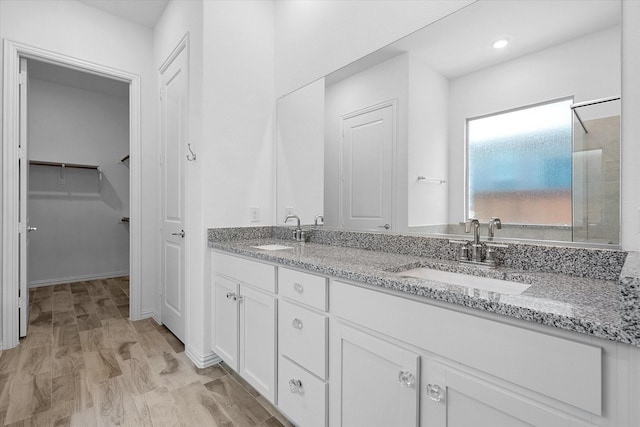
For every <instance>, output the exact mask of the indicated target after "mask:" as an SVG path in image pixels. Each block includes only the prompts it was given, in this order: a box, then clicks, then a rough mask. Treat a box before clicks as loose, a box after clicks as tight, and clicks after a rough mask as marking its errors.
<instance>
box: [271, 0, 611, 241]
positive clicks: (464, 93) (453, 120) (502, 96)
mask: <svg viewBox="0 0 640 427" xmlns="http://www.w3.org/2000/svg"><path fill="white" fill-rule="evenodd" d="M620 15H621V7H620V2H619V1H609V0H605V1H572V2H565V1H559V0H550V1H513V2H504V1H480V2H477V3H474V4H472V5H470V6H468V7H466V8H464V9H462V10H461V11H458V12H456V13H454V14H452V15H450V16H448V17H447V18H445V19H442V20H440V21H438V22H436V23H434V24H432V25H430V26H428V27H425V28H424V29H422V30H420V31H418V32H416V33H414V34H412V35H410V36H408V37H405V38H404V39H401V40H399V41H398V42H396V43H393V44H392V45H389V46H387V47H386V48H384V49H381V50H380V51H377V52H374V53H373V54H371V55H369V56H368V57H365V58H363V59H362V60H361V61H357V62H356V63H354V64H351V65H350V66H348V67H345V68H343V69H341V70H338V71H336V72H335V73H332V74H331V75H329V76H326V77H325V78H324V79H321V80H319V81H316V82H313V83H312V84H310V85H308V86H306V87H304V88H301V89H300V90H298V91H295V92H293V93H292V94H289V95H287V96H285V97H283V98H281V99H280V100H278V145H277V202H276V205H277V214H278V218H284V217H285V216H286V214H289V213H295V214H297V215H298V216H300V218H301V219H302V221H303V222H304V223H307V224H309V223H313V220H314V217H315V216H316V215H318V214H322V215H323V216H324V223H325V226H327V227H337V228H344V229H350V230H376V231H386V230H389V231H391V232H399V233H407V232H409V233H429V234H434V233H436V234H454V235H458V234H463V233H464V222H465V221H466V220H467V219H468V218H478V219H479V221H480V222H481V223H488V222H489V220H490V219H491V218H494V217H498V218H500V222H501V224H502V228H501V229H500V230H496V238H510V237H513V238H519V239H522V238H527V239H536V240H559V241H575V242H588V243H604V244H618V242H619V233H620V225H619V224H620V221H619V218H620V99H619V94H620V78H621V69H620V33H621V32H620ZM496 42H500V43H499V44H501V45H502V47H500V48H496V47H494V43H496ZM482 229H483V230H486V229H487V227H482Z"/></svg>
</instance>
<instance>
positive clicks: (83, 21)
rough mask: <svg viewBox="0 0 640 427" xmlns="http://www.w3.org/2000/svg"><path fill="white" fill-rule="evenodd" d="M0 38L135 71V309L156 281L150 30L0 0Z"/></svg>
mask: <svg viewBox="0 0 640 427" xmlns="http://www.w3.org/2000/svg"><path fill="white" fill-rule="evenodd" d="M0 3H1V6H0V7H1V9H0V37H1V38H8V39H10V40H13V41H16V42H20V43H24V44H28V45H31V46H35V47H39V48H41V49H45V50H49V51H54V52H58V53H60V54H63V55H67V56H72V57H75V58H80V59H82V60H86V61H90V62H94V63H97V64H100V65H103V66H107V67H111V68H115V69H118V70H123V71H126V72H129V73H133V74H138V75H140V76H141V110H140V114H141V138H142V150H141V157H142V158H141V163H142V164H141V176H142V188H141V192H140V194H141V201H140V202H141V203H140V204H141V207H142V210H141V216H142V218H141V224H140V227H141V234H142V244H141V251H142V254H141V285H142V289H141V305H142V306H141V309H142V312H143V313H149V312H150V311H152V310H154V309H155V301H154V298H153V297H154V295H155V294H156V292H155V289H156V284H157V282H158V257H157V252H156V250H155V248H156V247H157V246H158V227H157V213H156V206H157V195H158V194H157V193H158V192H157V185H156V176H157V167H156V165H157V161H156V159H157V156H156V97H155V94H156V80H155V73H154V71H153V68H152V64H153V62H152V52H153V45H152V40H153V35H152V32H151V30H150V29H148V28H146V27H143V26H141V25H138V24H134V23H132V22H130V21H127V20H124V19H120V18H117V17H115V16H113V15H110V14H108V13H106V12H102V11H100V10H98V9H96V8H93V7H90V6H87V5H85V4H83V3H80V2H77V1H74V0H60V1H55V2H53V1H31V0H2V2H0Z"/></svg>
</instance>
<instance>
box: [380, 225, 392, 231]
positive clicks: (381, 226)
mask: <svg viewBox="0 0 640 427" xmlns="http://www.w3.org/2000/svg"><path fill="white" fill-rule="evenodd" d="M378 228H384V229H385V230H388V229H390V228H391V226H390V225H389V224H385V225H379V226H378Z"/></svg>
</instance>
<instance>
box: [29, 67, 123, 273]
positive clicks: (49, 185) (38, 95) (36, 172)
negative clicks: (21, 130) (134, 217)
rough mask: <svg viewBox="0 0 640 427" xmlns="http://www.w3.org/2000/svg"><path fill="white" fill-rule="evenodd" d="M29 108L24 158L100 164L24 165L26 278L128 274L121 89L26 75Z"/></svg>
mask: <svg viewBox="0 0 640 427" xmlns="http://www.w3.org/2000/svg"><path fill="white" fill-rule="evenodd" d="M122 85H125V84H124V83H122ZM28 108H29V112H28V117H29V122H28V125H29V127H28V135H29V158H30V159H31V160H44V161H54V162H62V163H65V162H66V163H79V164H90V165H98V166H100V170H101V174H99V173H98V172H97V171H95V170H87V169H75V168H65V170H64V172H62V171H61V168H58V167H50V166H31V168H30V173H29V219H30V223H31V224H32V225H34V226H37V227H38V231H37V232H36V233H31V234H30V235H29V238H30V242H29V265H28V273H29V275H28V280H29V284H30V285H46V284H54V283H66V282H73V281H79V280H90V279H94V278H103V277H114V276H116V275H125V274H128V273H129V225H128V223H124V224H123V223H122V222H121V221H120V218H121V217H123V216H129V168H128V166H127V165H125V164H123V163H121V162H120V160H121V159H122V158H123V157H124V156H125V155H126V154H128V153H129V99H128V97H124V98H123V97H118V96H113V95H107V94H105V93H101V92H96V91H90V90H85V89H79V88H73V87H69V86H64V85H61V84H57V83H53V82H49V81H44V80H37V79H30V80H29V103H28ZM61 174H63V175H62V176H61ZM100 176H101V177H102V179H101V180H100ZM61 177H63V178H64V180H61Z"/></svg>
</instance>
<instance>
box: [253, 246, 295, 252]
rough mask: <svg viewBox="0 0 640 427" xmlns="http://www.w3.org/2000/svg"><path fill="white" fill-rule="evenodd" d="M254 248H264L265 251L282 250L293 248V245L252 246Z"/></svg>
mask: <svg viewBox="0 0 640 427" xmlns="http://www.w3.org/2000/svg"><path fill="white" fill-rule="evenodd" d="M252 248H256V249H262V250H263V251H282V250H285V249H293V247H291V246H284V245H260V246H252Z"/></svg>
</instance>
